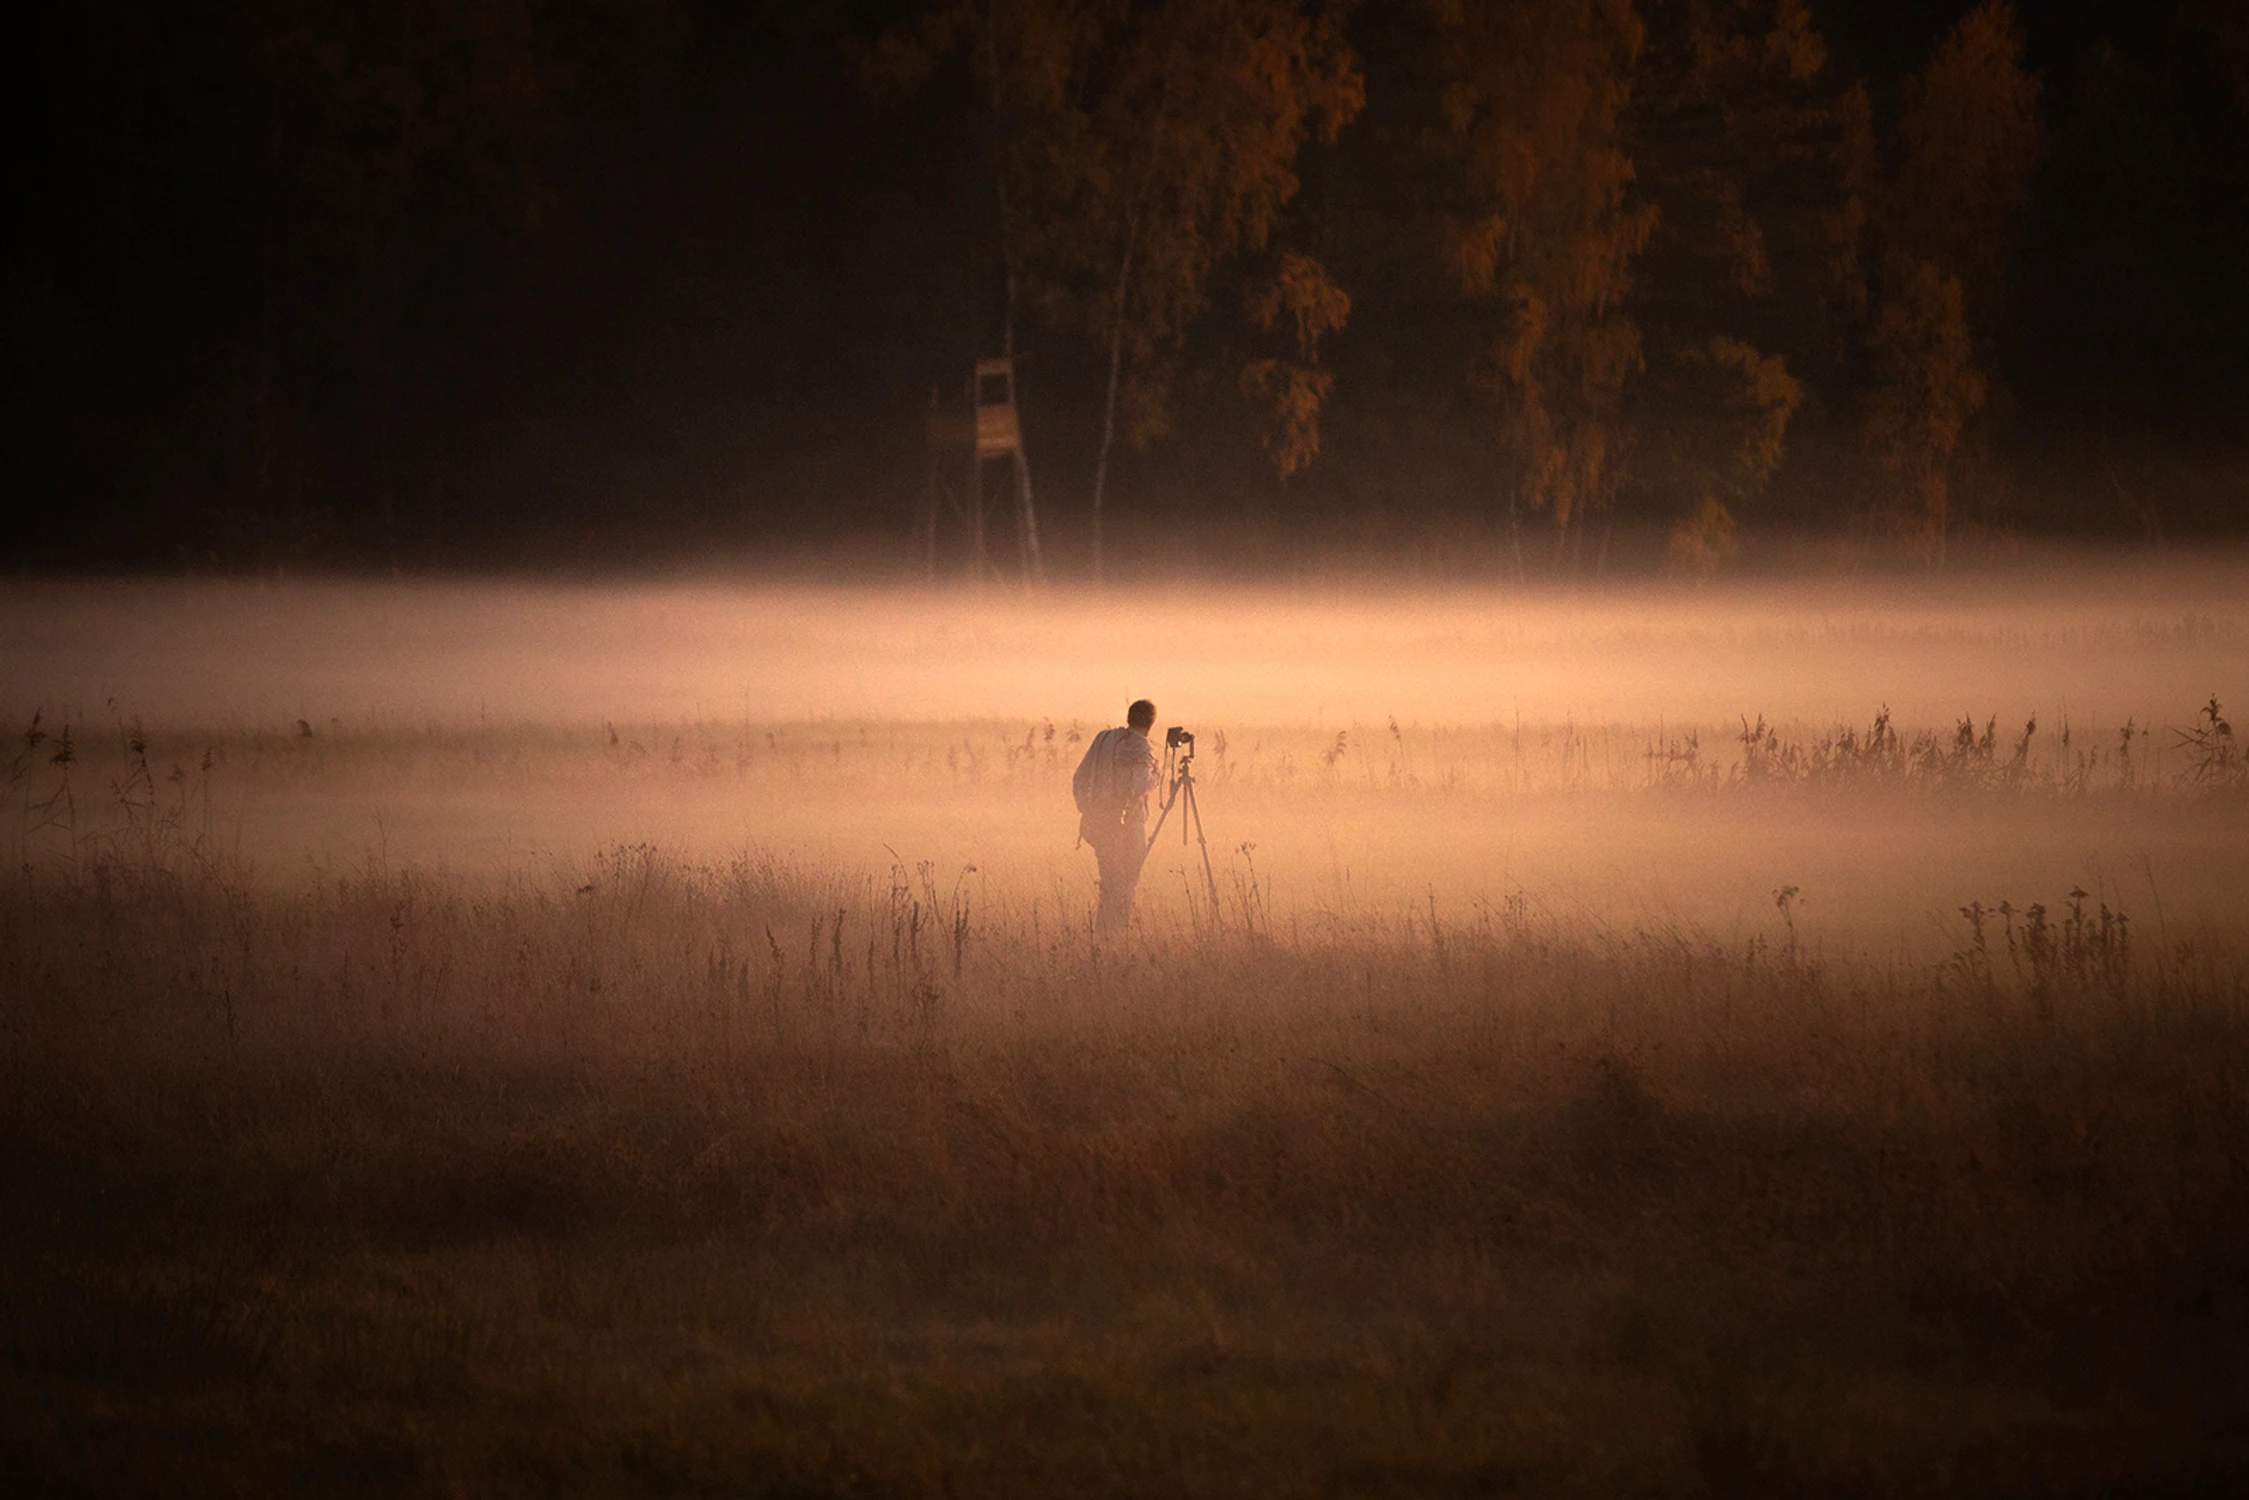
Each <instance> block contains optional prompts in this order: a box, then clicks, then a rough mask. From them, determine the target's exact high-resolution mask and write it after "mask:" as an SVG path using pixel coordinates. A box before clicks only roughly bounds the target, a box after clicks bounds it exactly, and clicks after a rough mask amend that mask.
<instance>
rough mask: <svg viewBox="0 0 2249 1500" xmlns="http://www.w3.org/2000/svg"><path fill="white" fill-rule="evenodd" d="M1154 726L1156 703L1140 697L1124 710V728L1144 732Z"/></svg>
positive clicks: (1136, 732)
mask: <svg viewBox="0 0 2249 1500" xmlns="http://www.w3.org/2000/svg"><path fill="white" fill-rule="evenodd" d="M1155 727H1156V705H1155V704H1153V703H1150V702H1149V701H1148V700H1147V699H1145V698H1142V699H1140V700H1139V701H1138V702H1136V703H1134V704H1133V705H1132V707H1130V708H1128V709H1126V710H1125V728H1127V729H1130V730H1132V731H1133V732H1134V733H1135V734H1146V733H1147V732H1148V731H1149V730H1151V729H1153V728H1155Z"/></svg>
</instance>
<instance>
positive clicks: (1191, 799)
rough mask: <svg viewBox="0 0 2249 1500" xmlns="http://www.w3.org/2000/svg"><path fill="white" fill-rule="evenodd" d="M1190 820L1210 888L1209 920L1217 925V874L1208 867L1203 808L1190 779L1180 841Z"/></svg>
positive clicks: (1180, 822)
mask: <svg viewBox="0 0 2249 1500" xmlns="http://www.w3.org/2000/svg"><path fill="white" fill-rule="evenodd" d="M1190 821H1191V822H1193V824H1194V825H1195V842H1196V843H1197V844H1199V845H1201V846H1202V851H1203V881H1204V883H1205V884H1206V885H1208V886H1209V888H1210V920H1211V925H1213V926H1216V925H1218V875H1217V873H1216V872H1215V871H1213V870H1212V869H1211V867H1210V841H1209V840H1208V839H1205V838H1204V837H1203V810H1202V807H1201V806H1200V805H1199V804H1198V803H1197V802H1196V801H1195V784H1194V783H1193V782H1192V781H1190V782H1188V783H1187V815H1186V817H1183V818H1181V819H1180V820H1179V835H1180V842H1181V843H1185V842H1186V841H1187V825H1188V823H1189V822H1190Z"/></svg>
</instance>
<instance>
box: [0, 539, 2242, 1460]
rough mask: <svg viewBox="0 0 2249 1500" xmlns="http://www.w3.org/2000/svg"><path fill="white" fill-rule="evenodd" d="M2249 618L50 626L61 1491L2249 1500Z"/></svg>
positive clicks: (2236, 573)
mask: <svg viewBox="0 0 2249 1500" xmlns="http://www.w3.org/2000/svg"><path fill="white" fill-rule="evenodd" d="M2242 582H2243V578H2242V576H2241V571H2240V570H2238V569H2234V570H2231V571H2229V570H2227V569H2224V568H2215V569H2211V570H2206V571H2203V572H2185V571H2181V572H2177V573H2174V574H2171V575H2166V576H2165V577H2163V578H2161V579H2158V580H2154V581H2153V582H2152V583H2151V581H2150V580H2149V579H2147V578H2143V577H2121V576H2119V575H2117V574H2115V573H2113V572H2107V573H2098V574H2091V575H2086V576H2080V577H2073V578H2070V579H2066V580H2061V581H2058V582H2057V581H2054V580H2045V581H2041V582H2038V583H2037V585H2036V586H2032V585H2031V584H2026V583H2024V582H2022V581H2020V580H2017V581H2014V582H2012V583H2009V584H2008V585H2006V586H2005V589H2004V590H2000V589H1999V588H1998V587H1997V586H1995V585H1993V584H1991V583H1990V582H1989V581H1971V582H1966V583H1962V584H1958V585H1952V586H1948V589H1947V590H1941V591H1934V592H1924V593H1922V594H1920V595H1917V596H1914V597H1912V598H1908V599H1906V600H1904V601H1902V602H1901V601H1899V600H1897V599H1895V598H1883V597H1880V596H1879V595H1877V594H1875V593H1873V592H1871V591H1866V590H1859V591H1856V592H1848V593H1847V592H1845V591H1842V590H1839V589H1835V588H1827V589H1824V590H1817V591H1808V590H1804V589H1796V590H1790V589H1778V588H1776V589H1770V590H1765V591H1761V592H1760V591H1755V590H1741V591H1736V592H1734V593H1731V594H1714V595H1708V596H1705V595H1702V594H1696V593H1691V592H1686V591H1680V592H1678V593H1675V594H1671V595H1652V594H1645V593H1637V594H1629V595H1627V594H1619V595H1615V596H1610V597H1593V598H1584V597H1580V598H1567V597H1552V598H1536V597H1534V598H1529V599H1522V598H1513V597H1508V598H1502V599H1498V600H1492V599H1479V598H1474V597H1468V596H1464V595H1453V596H1446V597H1440V598H1421V597H1412V596H1405V595H1400V594H1396V593H1392V594H1387V595H1385V594H1350V593H1339V594H1331V595H1328V596H1322V597H1311V598H1308V597H1305V596H1301V595H1299V596H1278V595H1256V594H1251V593H1248V592H1245V591H1232V592H1226V591H1214V592H1212V593H1205V594H1189V593H1182V594H1179V595H1176V596H1162V597H1156V598H1151V599H1141V600H1127V601H1119V600H1114V599H1109V600H1101V601H1092V602H1086V601H1073V600H1061V601H1018V600H1010V599H1000V600H990V599H983V600H978V599H967V598H961V597H957V596H945V595H897V596H893V595H884V594H879V593H871V592H860V593H849V592H841V593H839V592H834V591H829V592H822V591H819V590H812V589H794V590H791V589H765V590H740V589H729V588H726V587H721V586H718V585H698V586H692V587H686V586H679V587H672V588H668V589H665V588H654V587H643V588H638V589H628V588H623V587H615V588H608V589H584V588H575V589H573V588H562V587H547V588H515V589H507V588H499V587H494V586H483V585H469V584H458V585H385V586H374V585H321V584H304V585H295V586H290V587H265V588H255V589H253V588H244V587H239V586H230V585H194V584H169V585H122V584H120V585H103V584H81V585H38V586H29V585H26V586H20V587H17V588H14V589H13V590H11V591H9V592H7V593H6V594H0V620H4V623H6V624H7V626H8V627H9V629H8V632H7V634H6V637H5V643H4V644H0V667H4V668H5V672H4V678H0V680H4V681H5V683H6V689H5V701H4V702H0V709H4V710H5V711H6V712H8V713H9V714H11V715H12V716H13V717H12V719H11V721H10V722H11V723H12V725H13V729H12V730H11V733H12V736H13V738H12V742H11V743H10V745H9V746H8V747H7V749H6V751H5V754H4V755H0V764H4V765H5V767H6V771H7V777H8V780H7V783H6V787H5V791H6V795H7V797H8V800H9V807H8V810H7V815H6V818H5V820H4V822H0V843H4V844H5V846H6V847H5V850H4V852H5V854H6V856H7V860H6V871H7V880H6V885H5V890H4V894H0V1025H4V1028H5V1030H4V1038H5V1040H4V1045H0V1054H4V1057H5V1061H4V1063H0V1069H4V1070H5V1076H4V1077H0V1095H4V1102H0V1142H4V1145H0V1217H4V1222H5V1223H6V1224H7V1225H8V1229H7V1231H6V1233H5V1235H4V1236H0V1286H4V1287H5V1289H6V1296H5V1299H4V1309H5V1310H4V1311H0V1464H4V1465H5V1466H6V1468H7V1470H8V1472H10V1473H11V1474H14V1475H16V1476H18V1480H19V1483H24V1484H25V1485H26V1487H28V1488H29V1489H31V1490H32V1491H34V1492H43V1493H58V1494H62V1493H74V1494H84V1493H147V1492H151V1491H162V1492H166V1493H179V1494H204V1493H210V1494H218V1493H242V1492H276V1491H301V1492H356V1491H367V1492H384V1493H413V1494H419V1493H431V1494H438V1493H527V1494H528V1493H541V1494H545V1493H553V1494H576V1493H588V1492H598V1493H620V1494H624V1493H631V1494H688V1493H693V1494H702V1493H729V1494H753V1495H754V1494H768V1495H789V1496H812V1495H845V1494H850V1495H900V1496H905V1495H924V1494H927V1495H1026V1496H1028V1495H1056V1494H1063V1495H1122V1494H1180V1495H1197V1494H1216V1493H1228V1494H1238V1493H1243V1492H1245V1491H1246V1492H1253V1493H1262V1494H1277V1495H1345V1494H1348V1495H1360V1494H1371V1495H1398V1496H1409V1495H1410V1496H1422V1495H1441V1494H1456V1495H1482V1494H1555V1495H1561V1494H1594V1493H1600V1494H1615V1493H1649V1494H1682V1493H1683V1494H1712V1495H1719V1494H1729V1495H1732V1494H1801V1493H1813V1492H1817V1493H1864V1494H1870V1495H1871V1494H1899V1493H1929V1494H1960V1493H1974V1494H1991V1493H2004V1494H2026V1495H2027V1494H2041V1495H2047V1494H2055V1495H2058V1494H2093V1493H2099V1494H2113V1493H2118V1492H2132V1493H2143V1494H2182V1495H2183V1494H2202V1493H2212V1492H2218V1491H2222V1490H2225V1489H2228V1488H2231V1487H2233V1486H2235V1485H2237V1484H2238V1483H2239V1482H2240V1480H2241V1478H2242V1476H2243V1475H2244V1473H2249V1092H2245V1089H2249V981H2245V977H2244V973H2243V970H2242V966H2241V961H2242V957H2243V952H2244V946H2243V945H2244V938H2245V937H2249V858H2245V856H2249V769H2245V763H2244V760H2243V758H2242V757H2241V755H2240V753H2239V750H2238V742H2237V740H2236V739H2235V737H2234V736H2233V734H2232V732H2231V728H2230V725H2229V724H2228V723H2227V720H2226V715H2227V712H2228V707H2229V705H2232V704H2235V703H2237V702H2249V697H2245V696H2243V695H2244V694H2249V681H2244V680H2243V676H2242V663H2243V662H2244V661H2245V660H2249V650H2244V646H2245V644H2249V636H2245V630H2249V605H2245V604H2244V603H2243V602H2242V601H2243V600H2244V599H2249V590H2243V589H2241V588H2240V587H2239V585H2240V584H2241V583H2242ZM1011 643H1012V644H1011ZM1171 684H1177V685H1178V686H1177V687H1176V688H1174V687H1171V686H1170V685H1171ZM1140 691H1146V692H1149V693H1150V694H1151V695H1152V696H1155V697H1157V698H1158V699H1159V701H1160V702H1163V703H1164V704H1165V712H1164V715H1163V718H1162V719H1161V720H1160V721H1159V722H1160V723H1170V722H1185V723H1187V724H1189V725H1190V726H1192V727H1193V728H1194V729H1195V730H1196V733H1197V757H1196V769H1197V771H1198V773H1199V774H1200V778H1201V780H1200V789H1201V800H1202V804H1203V811H1204V816H1205V820H1206V827H1207V831H1208V834H1209V841H1210V846H1211V857H1212V862H1213V871H1214V874H1215V877H1216V879H1215V886H1216V890H1215V900H1213V899H1212V897H1213V892H1212V891H1211V890H1210V888H1209V886H1207V885H1206V884H1205V882H1204V881H1203V878H1202V874H1201V865H1200V858H1199V851H1198V850H1197V849H1195V847H1194V846H1192V845H1182V844H1179V843H1175V842H1171V841H1170V839H1169V837H1168V835H1167V839H1166V841H1165V842H1163V843H1162V844H1161V845H1159V848H1158V850H1157V853H1156V855H1155V857H1154V858H1153V859H1152V861H1151V865H1150V872H1149V877H1148V881H1147V884H1146V887H1145V891H1144V897H1143V903H1142V911H1141V916H1140V921H1139V924H1138V926H1137V927H1136V930H1135V932H1134V934H1133V936H1132V938H1131V939H1130V940H1129V941H1128V942H1126V943H1124V944H1121V945H1117V944H1112V945H1109V946H1107V947H1103V946H1101V945H1098V944H1096V943H1095V942H1094V941H1093V939H1092V937H1091V934H1090V930H1089V923H1088V918H1089V915H1090V909H1091V904H1092V878H1091V868H1090V865H1091V861H1090V858H1089V857H1088V856H1086V855H1085V854H1084V853H1083V852H1082V851H1076V850H1072V849H1071V848H1070V847H1069V836H1070V832H1071V831H1072V825H1073V820H1072V818H1071V816H1070V814H1069V810H1068V797H1067V781H1068V774H1069V771H1070V768H1071V767H1072V765H1073V764H1074V762H1075V759H1076V756H1077V753H1078V749H1079V746H1080V745H1081V744H1082V741H1083V738H1084V736H1085V735H1087V734H1090V733H1091V732H1092V731H1093V730H1095V729H1097V728H1100V727H1104V726H1105V724H1106V723H1107V722H1109V721H1110V720H1109V717H1108V716H1109V715H1112V714H1114V713H1115V712H1116V711H1117V710H1119V709H1121V707H1122V702H1123V699H1124V698H1125V697H1126V696H1130V695H1132V694H1134V693H1136V692H1140ZM1111 700H1115V701H1114V702H1112V701H1111ZM1307 703H1309V705H1310V706H1309V708H1307V706H1306V705H1307ZM2221 729H2222V730H2223V732H2221ZM66 730H67V734H66Z"/></svg>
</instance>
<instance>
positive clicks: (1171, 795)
mask: <svg viewBox="0 0 2249 1500" xmlns="http://www.w3.org/2000/svg"><path fill="white" fill-rule="evenodd" d="M1178 732H1179V731H1178V730H1176V729H1175V730H1173V731H1172V733H1174V734H1177V733H1178ZM1175 748H1176V747H1174V746H1169V745H1167V746H1166V747H1165V753H1166V756H1167V757H1168V756H1169V754H1170V753H1171V752H1172V751H1173V750H1174V749H1175ZM1169 769H1170V771H1171V790H1170V791H1168V792H1166V793H1165V794H1164V805H1163V810H1162V811H1161V812H1159V813H1157V814H1156V826H1155V827H1153V828H1151V829H1149V830H1148V848H1147V851H1146V853H1144V854H1143V855H1142V856H1141V857H1142V858H1143V859H1145V858H1146V857H1147V855H1148V854H1153V853H1154V852H1155V849H1156V839H1157V838H1158V837H1159V836H1160V835H1161V834H1162V833H1163V831H1164V820H1165V819H1166V818H1169V817H1170V816H1171V810H1172V807H1173V806H1174V805H1175V804H1177V803H1178V801H1179V799H1180V794H1181V793H1183V792H1184V793H1185V794H1186V798H1187V810H1186V811H1185V812H1183V813H1181V814H1180V815H1179V845H1180V847H1181V848H1185V847H1186V846H1187V834H1188V832H1189V830H1190V829H1191V830H1192V831H1193V832H1194V835H1195V842H1196V844H1198V845H1200V846H1201V848H1202V851H1203V881H1204V883H1205V884H1206V885H1207V886H1208V887H1209V889H1210V919H1211V921H1213V922H1216V921H1217V920H1218V876H1217V875H1216V874H1215V873H1213V872H1212V870H1211V867H1210V843H1209V841H1208V840H1206V839H1204V837H1203V810H1202V807H1201V806H1200V805H1199V804H1198V803H1197V802H1196V801H1195V743H1194V741H1193V740H1192V739H1189V740H1188V742H1187V749H1186V753H1185V754H1183V755H1181V756H1180V757H1179V760H1178V762H1177V764H1175V765H1173V766H1171V767H1170V768H1169Z"/></svg>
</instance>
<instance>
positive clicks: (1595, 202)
mask: <svg viewBox="0 0 2249 1500" xmlns="http://www.w3.org/2000/svg"><path fill="white" fill-rule="evenodd" d="M1433 4H1434V5H1435V9H1436V13H1437V17H1438V21H1439V26H1440V30H1441V34H1442V37H1443V49H1444V54H1445V71H1446V73H1447V75H1448V78H1449V86H1448V88H1447V92H1446V98H1445V115H1446V122H1447V125H1448V126H1449V128H1450V134H1451V140H1450V147H1451V149H1452V150H1453V151H1454V152H1455V153H1456V154H1457V159H1458V161H1459V164H1460V171H1461V174H1462V182H1463V185H1464V189H1465V192H1464V199H1465V206H1464V208H1463V209H1462V210H1461V211H1460V212H1459V213H1457V214H1455V215H1454V216H1453V217H1452V219H1451V221H1450V223H1449V225H1448V227H1447V233H1446V234H1445V237H1444V239H1445V243H1444V254H1445V259H1446V261H1447V262H1448V268H1449V270H1450V272H1451V275H1452V277H1453V279H1454V280H1455V282H1456V283H1457V285H1458V286H1459V287H1460V288H1461V290H1462V291H1463V292H1465V293H1466V294H1468V295H1469V296H1470V297H1471V298H1473V299H1476V300H1477V301H1479V302H1482V303H1484V304H1487V305H1489V306H1491V307H1493V308H1494V309H1495V311H1496V313H1497V317H1496V320H1495V326H1494V328H1493V331H1492V333H1491V336H1490V340H1489V345H1488V355H1489V361H1488V364H1487V365H1486V367H1485V370H1484V373H1483V384H1484V388H1485V389H1486V391H1487V393H1488V394H1489V396H1490V398H1491V400H1492V403H1493V405H1494V407H1495V408H1496V410H1497V413H1498V436H1499V441H1500V444H1501V447H1502V449H1503V451H1504V453H1505V454H1506V456H1507V457H1506V462H1507V463H1508V465H1509V468H1510V469H1511V471H1512V472H1511V473H1510V474H1509V475H1508V478H1507V480H1506V481H1505V482H1506V483H1507V486H1508V488H1507V497H1508V518H1509V531H1510V536H1511V537H1513V536H1515V535H1516V534H1517V517H1518V515H1519V513H1520V512H1521V511H1525V510H1527V511H1530V512H1533V513H1537V512H1544V513H1545V514H1547V515H1548V516H1550V517H1551V518H1552V521H1553V527H1554V544H1555V556H1556V559H1557V562H1558V563H1560V562H1565V561H1567V559H1568V558H1569V548H1570V544H1571V542H1572V541H1573V540H1575V539H1578V538H1580V537H1581V536H1582V532H1583V529H1584V518H1585V517H1586V515H1587V514H1588V513H1590V512H1592V511H1595V510H1598V509H1600V508H1601V507H1603V506H1605V505H1606V504H1607V502H1608V499H1609V496H1610V493H1611V490H1612V488H1613V487H1614V485H1615V483H1616V479H1617V474H1618V469H1619V463H1620V459H1621V458H1622V451H1623V449H1624V447H1625V444H1626V439H1627V429H1626V427H1625V424H1624V423H1623V422H1622V421H1621V420H1620V419H1619V415H1618V405H1619V401H1620V398H1621V397H1622V395H1623V393H1624V390H1625V387H1626V385H1627V383H1628V382H1629V381H1630V380H1631V378H1632V377H1633V375H1634V374H1636V373H1637V372H1638V371H1639V370H1640V369H1641V368H1642V357H1641V344H1640V330H1639V328H1638V326H1637V325H1636V324H1635V323H1634V322H1633V320H1632V318H1631V316H1630V315H1629V313H1628V311H1627V308H1626V297H1627V295H1628V294H1629V293H1630V292H1631V290H1632V266H1633V262H1634V260H1635V258H1636V257H1637V256H1638V255H1639V254H1640V251H1641V250H1642V248H1643V247H1644V246H1645V245H1646V244H1647V242H1648V237H1649V235H1650V234H1651V233H1652V232H1653V231H1654V229H1655V226H1656V222H1657V210H1656V208H1655V206H1654V205H1653V204H1652V203H1648V202H1645V201H1643V200H1641V199H1639V198H1638V197H1636V196H1635V194H1634V192H1633V185H1634V182H1635V178H1636V173H1635V171H1634V168H1633V163H1632V160H1631V158H1630V157H1629V156H1627V155H1626V153H1625V150H1624V145H1623V140H1622V124H1623V115H1624V111H1625V108H1626V106H1627V104H1628V103H1629V101H1630V99H1631V95H1632V80H1633V67H1634V64H1635V62H1636V61H1637V60H1638V58H1639V55H1640V49H1641V45H1642V42H1643V40H1644V31H1643V29H1642V26H1641V22H1640V18H1639V15H1638V14H1637V13H1636V12H1635V10H1634V9H1633V6H1632V4H1631V0H1433ZM1514 547H1515V559H1516V568H1517V571H1518V573H1519V572H1520V570H1521V567H1522V554H1521V546H1520V542H1519V540H1518V541H1516V542H1515V543H1514Z"/></svg>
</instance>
